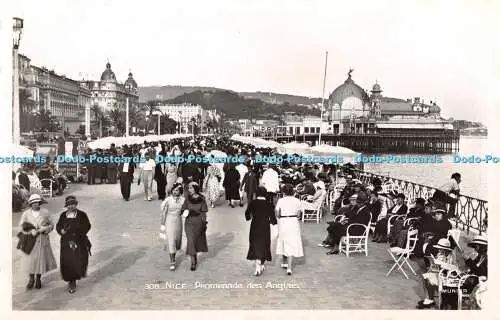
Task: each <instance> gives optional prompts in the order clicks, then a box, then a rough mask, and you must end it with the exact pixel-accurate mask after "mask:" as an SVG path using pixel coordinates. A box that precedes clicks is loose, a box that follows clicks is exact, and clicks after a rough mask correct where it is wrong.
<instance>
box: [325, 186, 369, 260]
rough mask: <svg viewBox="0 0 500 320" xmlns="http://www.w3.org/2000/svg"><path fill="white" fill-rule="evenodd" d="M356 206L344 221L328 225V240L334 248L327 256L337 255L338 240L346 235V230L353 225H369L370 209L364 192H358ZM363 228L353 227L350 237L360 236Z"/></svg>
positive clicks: (363, 230) (350, 230)
mask: <svg viewBox="0 0 500 320" xmlns="http://www.w3.org/2000/svg"><path fill="white" fill-rule="evenodd" d="M356 202H357V205H356V207H354V208H355V210H353V211H352V212H351V213H350V215H349V216H347V217H345V218H344V219H342V220H340V221H338V222H334V223H333V224H330V226H329V227H328V229H327V230H328V240H329V242H330V243H331V244H332V245H333V246H334V247H333V249H332V250H331V251H329V252H328V253H327V254H338V253H339V248H338V246H339V243H340V239H341V238H342V237H344V236H346V234H347V228H348V227H349V225H351V224H354V223H360V224H363V225H365V226H368V225H369V223H370V208H369V207H368V196H367V195H366V192H364V191H360V192H359V194H358V195H357V197H356ZM364 232H365V228H362V227H361V226H354V227H352V228H350V229H349V234H350V235H351V236H362V235H363V233H364Z"/></svg>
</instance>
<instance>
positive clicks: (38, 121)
mask: <svg viewBox="0 0 500 320" xmlns="http://www.w3.org/2000/svg"><path fill="white" fill-rule="evenodd" d="M34 120H35V121H34V122H35V125H34V127H35V128H37V129H38V130H40V131H45V132H57V131H59V130H60V126H59V124H58V122H57V118H56V117H54V116H53V115H52V113H51V112H50V111H49V110H47V109H41V110H40V111H39V112H37V113H36V115H35V116H34Z"/></svg>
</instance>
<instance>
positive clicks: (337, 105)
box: [328, 69, 371, 120]
mask: <svg viewBox="0 0 500 320" xmlns="http://www.w3.org/2000/svg"><path fill="white" fill-rule="evenodd" d="M352 71H353V70H352V69H351V70H349V73H348V78H347V80H346V81H345V82H344V83H343V84H341V85H340V86H338V87H337V88H336V89H335V90H333V92H332V93H331V94H330V96H329V97H328V102H329V107H330V110H331V112H332V118H333V119H334V120H341V119H344V118H351V117H355V118H359V117H367V116H369V114H370V106H371V101H370V97H369V96H368V94H367V93H366V92H365V90H364V89H363V88H361V87H360V86H359V85H357V84H356V83H355V82H354V81H353V80H352V77H351V73H352Z"/></svg>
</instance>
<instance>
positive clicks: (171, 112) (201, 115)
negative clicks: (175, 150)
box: [157, 104, 209, 132]
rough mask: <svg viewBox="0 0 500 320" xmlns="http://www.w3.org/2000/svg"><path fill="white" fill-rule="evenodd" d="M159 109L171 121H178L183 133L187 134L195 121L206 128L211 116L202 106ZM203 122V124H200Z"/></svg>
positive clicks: (163, 106)
mask: <svg viewBox="0 0 500 320" xmlns="http://www.w3.org/2000/svg"><path fill="white" fill-rule="evenodd" d="M157 108H158V109H159V110H160V111H161V112H162V113H163V114H165V115H168V116H169V117H170V118H171V119H173V120H175V121H177V122H178V123H179V124H180V125H181V128H182V131H183V132H187V131H188V128H190V125H191V124H192V120H193V119H194V120H195V122H196V123H197V124H198V126H201V127H202V128H203V127H204V126H206V124H207V122H208V120H209V115H208V112H207V110H205V109H203V107H202V106H200V105H192V104H168V105H159V106H157ZM200 121H201V122H200Z"/></svg>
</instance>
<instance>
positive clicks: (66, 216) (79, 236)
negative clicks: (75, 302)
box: [56, 196, 91, 293]
mask: <svg viewBox="0 0 500 320" xmlns="http://www.w3.org/2000/svg"><path fill="white" fill-rule="evenodd" d="M77 204H78V201H76V198H75V196H68V197H66V202H65V207H66V208H67V209H68V210H66V211H64V212H63V213H61V216H60V217H59V221H58V222H57V225H56V230H57V233H59V234H60V235H61V258H60V259H61V260H60V266H61V275H62V278H63V280H64V281H66V282H68V283H69V293H74V292H75V290H76V280H80V279H81V278H84V277H86V276H87V267H88V264H89V254H90V247H91V245H90V241H89V239H88V237H87V233H88V232H89V230H90V227H91V225H90V221H89V218H88V217H87V214H86V213H85V212H83V211H81V210H78V209H76V206H77Z"/></svg>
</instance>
